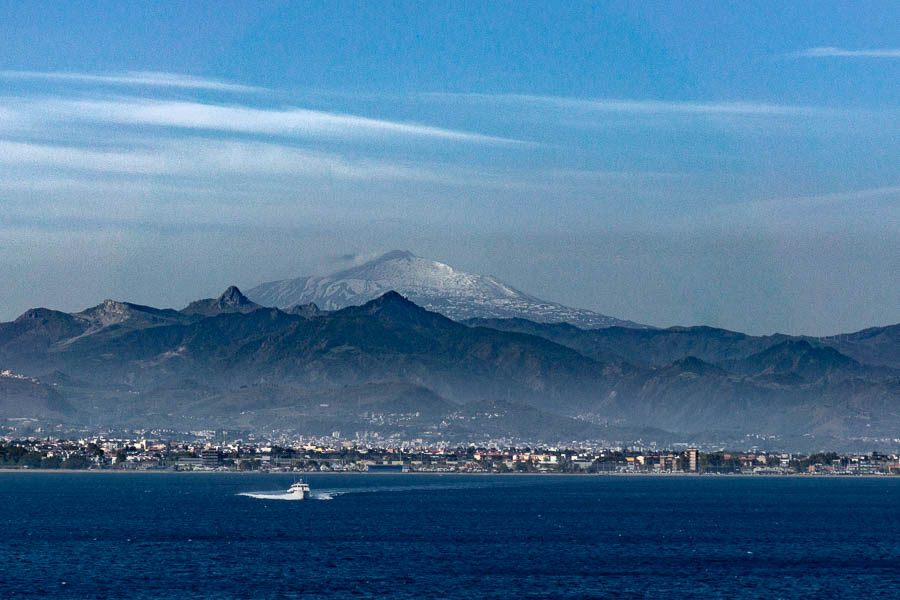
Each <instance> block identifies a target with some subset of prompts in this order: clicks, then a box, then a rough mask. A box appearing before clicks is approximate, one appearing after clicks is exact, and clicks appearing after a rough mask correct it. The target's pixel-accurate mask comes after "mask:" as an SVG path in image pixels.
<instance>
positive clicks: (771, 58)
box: [0, 2, 900, 334]
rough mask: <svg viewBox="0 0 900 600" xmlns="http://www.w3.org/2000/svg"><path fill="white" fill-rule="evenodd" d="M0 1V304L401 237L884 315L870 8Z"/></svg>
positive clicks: (885, 15) (270, 273) (72, 299)
mask: <svg viewBox="0 0 900 600" xmlns="http://www.w3.org/2000/svg"><path fill="white" fill-rule="evenodd" d="M0 14H2V16H3V18H2V19H0V278H2V280H3V281H2V283H3V285H0V319H10V318H13V317H15V316H16V315H17V314H19V313H21V312H22V311H24V310H25V309H27V308H29V307H31V306H36V305H44V306H49V307H53V308H59V309H63V310H78V309H81V308H84V307H86V306H89V305H92V304H96V303H97V302H99V301H100V300H102V299H104V298H108V297H110V298H116V299H122V300H129V301H134V302H142V303H148V304H154V305H165V306H176V307H180V306H183V305H185V304H186V303H187V302H188V301H189V300H191V299H193V298H196V297H200V296H209V295H213V294H216V293H218V292H219V291H220V289H224V287H225V286H226V285H228V284H231V283H235V284H238V285H240V286H242V287H246V286H251V285H254V284H256V283H259V282H262V281H266V280H271V279H277V278H283V277H290V276H297V275H301V274H311V273H323V272H328V271H331V270H334V269H337V268H341V267H345V266H347V265H348V264H349V263H348V260H347V256H348V255H357V256H360V257H364V256H371V255H373V254H375V253H378V252H380V251H387V250H391V249H394V248H404V249H410V250H412V251H413V252H415V253H416V254H419V255H422V256H428V257H431V258H435V259H438V260H441V261H443V262H447V263H450V264H453V265H454V266H458V267H460V268H463V269H466V270H471V271H475V272H485V273H491V274H493V275H495V276H497V277H499V278H501V279H503V280H505V281H507V282H509V283H512V284H513V285H515V286H517V287H519V288H520V289H523V290H525V291H528V292H530V293H533V294H535V295H537V296H540V297H543V298H546V299H549V300H556V301H560V302H563V303H566V304H570V305H574V306H579V307H585V308H591V309H595V310H598V311H601V312H604V313H606V314H611V315H614V316H617V317H622V318H629V319H633V320H636V321H640V322H645V323H651V324H654V325H660V326H668V325H674V324H682V325H687V324H708V325H715V326H721V327H727V328H731V329H738V330H742V331H748V332H752V333H771V332H773V331H776V330H777V331H785V332H789V333H810V334H831V333H836V332H841V331H850V330H855V329H860V328H863V327H866V326H870V325H878V324H888V323H894V322H898V321H900V292H898V290H900V250H898V247H900V169H898V167H900V159H898V157H900V85H898V83H897V82H898V81H900V8H898V6H897V4H896V3H891V2H875V3H862V2H854V3H828V2H824V3H823V2H816V3H812V2H810V3H789V4H788V3H750V2H747V3H733V4H727V3H723V2H710V3H703V2H685V3H664V4H663V3H644V4H639V3H603V4H599V5H592V4H591V3H577V2H573V3H553V4H547V3H523V2H515V3H500V2H497V3H447V4H444V3H441V4H438V3H434V4H431V3H421V2H419V3H413V2H410V3H386V2H369V3H342V2H327V3H324V2H323V3H294V2H292V3H265V4H263V3H259V4H256V3H226V2H214V3H174V2H173V3H166V2H161V3H153V4H151V3H128V2H108V3H103V2H91V3H75V2H72V3H38V2H27V3H26V2H0Z"/></svg>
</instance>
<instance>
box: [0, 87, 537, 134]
mask: <svg viewBox="0 0 900 600" xmlns="http://www.w3.org/2000/svg"><path fill="white" fill-rule="evenodd" d="M0 102H6V103H11V102H15V103H16V104H17V105H19V106H23V107H25V109H27V110H25V109H23V111H24V112H28V113H30V114H31V115H32V116H33V117H34V119H35V120H37V121H40V120H44V121H46V120H70V121H71V120H77V121H89V122H97V123H114V124H119V125H141V126H147V125H149V126H159V127H173V128H181V129H194V130H206V131H219V132H230V133H245V134H260V135H276V136H285V137H330V138H345V139H346V138H350V139H354V138H355V139H364V138H372V137H381V136H405V137H417V138H432V139H441V140H447V141H456V142H470V143H486V144H511V145H521V144H529V142H523V141H521V140H514V139H509V138H503V137H496V136H490V135H483V134H479V133H473V132H469V131H460V130H454V129H445V128H441V127H434V126H430V125H423V124H420V123H407V122H400V121H389V120H384V119H373V118H369V117H360V116H356V115H349V114H343V113H333V112H325V111H319V110H310V109H304V108H284V109H267V108H255V107H249V106H245V105H223V104H207V103H200V102H187V101H169V100H145V99H138V98H119V99H115V100H81V99H49V100H48V99H39V100H32V101H29V100H27V99H23V98H20V99H0Z"/></svg>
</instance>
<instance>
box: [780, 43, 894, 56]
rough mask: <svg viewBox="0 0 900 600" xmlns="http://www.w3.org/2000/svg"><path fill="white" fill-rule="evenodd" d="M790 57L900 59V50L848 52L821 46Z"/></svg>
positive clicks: (873, 49)
mask: <svg viewBox="0 0 900 600" xmlns="http://www.w3.org/2000/svg"><path fill="white" fill-rule="evenodd" d="M789 56H792V57H794V58H900V48H872V49H868V50H847V49H844V48H835V47H833V46H821V47H818V48H807V49H806V50H801V51H799V52H794V53H792V54H790V55H789Z"/></svg>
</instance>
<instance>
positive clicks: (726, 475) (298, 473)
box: [0, 468, 900, 479]
mask: <svg viewBox="0 0 900 600" xmlns="http://www.w3.org/2000/svg"><path fill="white" fill-rule="evenodd" d="M6 473H29V474H38V475H45V474H46V475H98V474H104V473H106V474H115V475H192V476H209V475H229V476H246V475H283V476H292V477H307V476H312V475H315V476H327V477H333V476H337V475H353V476H366V477H383V476H386V475H395V476H396V475H403V476H405V475H412V476H422V475H435V476H452V477H458V476H463V475H468V476H473V477H509V476H512V477H588V478H603V477H625V478H628V477H633V478H641V477H643V478H651V477H652V478H663V479H665V478H678V479H684V478H687V479H786V478H794V479H894V478H896V479H900V477H898V476H897V475H889V474H886V473H885V474H864V475H850V474H838V475H833V474H824V473H817V474H812V473H783V474H773V473H465V472H446V473H433V472H423V471H409V472H406V473H397V472H377V473H369V472H366V471H341V472H335V471H322V472H319V471H279V472H270V471H175V470H169V469H147V470H137V469H121V470H113V469H71V470H69V469H4V468H0V476H2V475H3V474H6Z"/></svg>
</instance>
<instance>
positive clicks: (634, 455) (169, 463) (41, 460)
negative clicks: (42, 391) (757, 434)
mask: <svg viewBox="0 0 900 600" xmlns="http://www.w3.org/2000/svg"><path fill="white" fill-rule="evenodd" d="M147 433H150V432H146V431H145V432H142V433H140V434H138V435H137V436H110V435H92V436H86V437H81V438H77V439H58V438H57V437H54V436H53V435H48V436H47V437H40V438H38V437H28V438H10V437H6V438H3V437H0V468H18V469H53V468H62V469H66V468H70V469H133V470H165V469H168V470H178V471H262V472H282V471H300V472H310V471H314V472H360V471H369V472H376V471H388V472H390V471H396V472H422V473H608V474H612V473H624V474H627V473H631V474H641V473H644V474H650V473H659V474H663V473H697V474H770V475H778V474H798V473H804V474H820V475H880V474H885V475H887V474H900V455H897V454H879V453H877V452H873V453H870V454H854V455H846V456H839V455H837V454H835V453H827V454H825V453H819V454H812V455H797V454H789V453H779V452H755V453H747V452H743V453H730V452H724V451H701V450H699V449H697V448H687V449H684V450H681V451H665V450H662V451H656V450H653V451H647V450H645V449H635V448H632V449H628V448H599V447H598V448H567V447H557V446H526V447H514V446H510V447H496V446H479V445H475V444H471V445H467V446H458V447H447V446H443V445H441V446H429V445H427V444H418V445H416V444H407V445H404V446H399V447H397V446H394V447H390V446H378V445H372V444H359V443H356V442H350V441H340V440H338V439H337V438H323V439H317V440H316V441H311V440H298V441H293V442H288V443H285V442H280V443H276V442H273V441H271V440H251V439H248V440H241V439H236V440H229V441H225V440H224V439H217V438H222V437H224V436H222V435H221V434H220V433H219V432H191V434H190V437H191V439H188V440H173V439H164V438H160V437H149V436H148V435H146V434H147Z"/></svg>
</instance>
